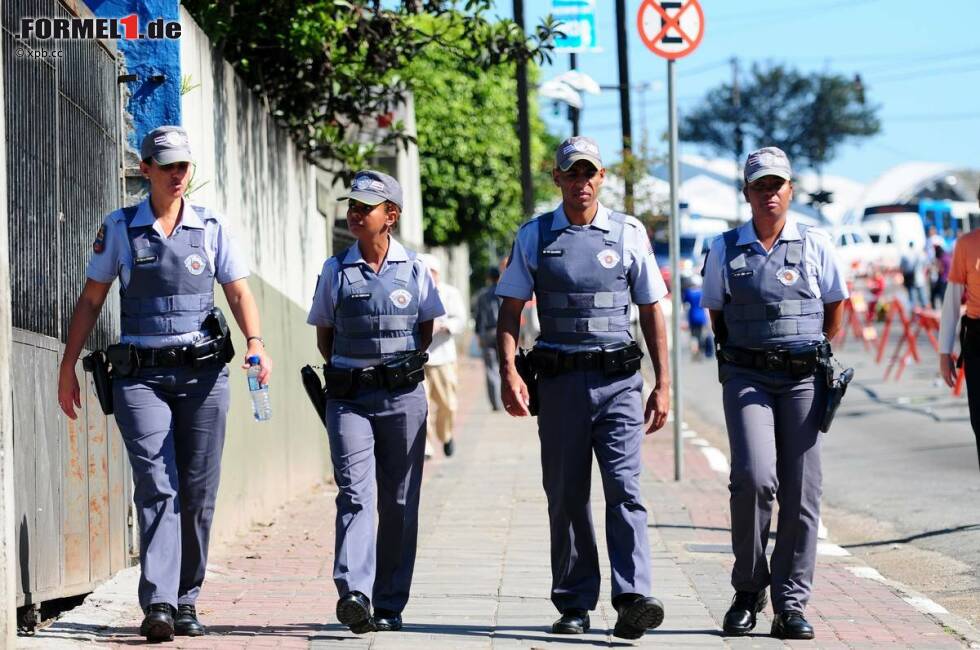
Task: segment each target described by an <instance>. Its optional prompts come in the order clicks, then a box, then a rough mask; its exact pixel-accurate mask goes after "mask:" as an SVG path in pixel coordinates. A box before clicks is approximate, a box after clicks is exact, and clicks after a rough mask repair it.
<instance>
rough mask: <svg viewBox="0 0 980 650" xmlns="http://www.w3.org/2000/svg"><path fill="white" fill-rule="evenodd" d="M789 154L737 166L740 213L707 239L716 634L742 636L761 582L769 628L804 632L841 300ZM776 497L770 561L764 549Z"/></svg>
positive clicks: (753, 157)
mask: <svg viewBox="0 0 980 650" xmlns="http://www.w3.org/2000/svg"><path fill="white" fill-rule="evenodd" d="M791 178H792V172H791V170H790V164H789V160H788V159H787V157H786V154H785V153H783V152H782V151H781V150H779V149H777V148H775V147H766V148H764V149H759V150H758V151H755V152H753V153H751V154H749V157H748V159H747V161H746V163H745V188H744V190H743V193H744V195H745V198H746V199H747V200H748V202H749V204H750V206H751V208H752V220H751V221H749V222H747V223H745V224H744V225H742V226H741V227H739V228H736V229H734V230H730V231H728V232H727V233H725V234H724V235H723V236H721V237H718V238H717V239H715V241H714V242H713V243H712V246H711V250H710V252H709V253H708V257H707V259H706V260H705V265H704V271H703V273H704V285H703V294H702V303H701V304H702V305H703V306H705V307H707V308H708V309H709V310H710V313H711V322H712V327H713V328H714V331H715V334H716V336H717V338H718V341H719V343H721V344H722V345H721V350H720V353H719V363H720V370H719V373H720V377H721V381H722V384H723V396H724V397H723V399H724V409H725V420H726V422H727V424H728V439H729V444H730V446H731V457H732V469H731V477H730V486H729V488H730V490H731V518H732V549H733V551H734V553H735V567H734V569H733V570H732V586H734V587H735V590H736V593H735V598H734V600H733V601H732V605H731V608H730V609H729V610H728V613H727V614H726V615H725V620H724V630H725V633H727V634H730V635H744V634H747V633H748V632H749V631H750V630H752V628H753V627H754V626H755V622H756V614H757V613H758V612H760V611H762V609H763V608H764V607H765V605H766V587H771V588H772V601H773V610H774V611H775V616H774V618H773V624H772V630H771V633H772V635H773V636H776V637H779V638H783V639H812V638H813V628H812V627H811V626H810V624H809V623H807V621H806V619H805V618H804V617H803V610H804V608H805V607H806V604H807V601H808V600H809V598H810V589H811V585H812V582H813V570H814V563H815V560H816V547H817V526H818V521H819V518H820V493H821V480H822V479H821V471H820V439H819V434H818V428H819V426H820V423H821V420H822V418H823V414H824V408H825V405H826V399H827V383H826V378H825V375H824V374H823V369H822V366H821V364H824V363H826V362H827V359H828V358H829V353H830V348H829V345H828V344H827V341H829V340H830V339H831V338H833V336H834V334H835V333H836V332H837V330H838V329H839V327H840V321H841V313H842V304H843V303H842V302H841V301H842V300H844V298H846V297H847V289H846V287H845V285H844V282H843V279H842V277H841V273H840V271H839V269H838V268H837V265H836V263H835V261H834V254H833V247H832V245H831V242H830V238H829V237H828V236H827V234H826V233H824V232H822V231H819V230H814V229H810V228H807V227H806V226H803V225H799V224H797V223H796V221H795V220H794V218H793V217H792V216H790V215H789V214H788V212H789V206H790V202H791V201H792V199H793V182H792V180H791ZM774 500H775V501H778V502H779V523H778V527H777V530H776V546H775V549H774V550H773V553H772V561H771V563H767V562H766V545H767V543H768V540H769V528H770V521H771V518H772V506H773V501H774Z"/></svg>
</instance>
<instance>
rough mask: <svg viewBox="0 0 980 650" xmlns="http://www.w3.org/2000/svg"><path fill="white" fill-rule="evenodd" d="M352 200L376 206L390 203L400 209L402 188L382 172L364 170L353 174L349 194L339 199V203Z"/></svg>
mask: <svg viewBox="0 0 980 650" xmlns="http://www.w3.org/2000/svg"><path fill="white" fill-rule="evenodd" d="M347 199H354V200H355V201H360V202H361V203H364V204H366V205H378V204H379V203H384V202H385V201H391V202H392V203H394V204H395V205H397V206H398V207H399V208H401V207H402V186H401V185H399V184H398V181H396V180H395V179H394V178H392V177H391V176H389V175H388V174H385V173H384V172H379V171H374V170H373V169H365V170H362V171H359V172H357V173H356V174H354V181H353V182H352V183H351V186H350V192H348V193H347V196H342V197H340V200H341V201H346V200H347Z"/></svg>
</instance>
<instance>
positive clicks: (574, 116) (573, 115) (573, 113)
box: [568, 52, 579, 135]
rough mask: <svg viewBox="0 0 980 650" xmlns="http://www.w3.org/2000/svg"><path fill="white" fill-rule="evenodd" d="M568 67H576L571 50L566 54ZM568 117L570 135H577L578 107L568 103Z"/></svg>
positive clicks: (573, 68)
mask: <svg viewBox="0 0 980 650" xmlns="http://www.w3.org/2000/svg"><path fill="white" fill-rule="evenodd" d="M568 68H569V70H577V69H578V61H577V57H576V56H575V52H571V53H570V54H569V55H568ZM568 119H569V121H570V122H571V123H572V135H578V134H579V109H577V108H575V107H574V106H571V105H569V107H568Z"/></svg>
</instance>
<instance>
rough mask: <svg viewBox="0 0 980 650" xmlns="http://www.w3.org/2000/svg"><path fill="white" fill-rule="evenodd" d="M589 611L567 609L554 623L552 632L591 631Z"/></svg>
mask: <svg viewBox="0 0 980 650" xmlns="http://www.w3.org/2000/svg"><path fill="white" fill-rule="evenodd" d="M589 625H590V623H589V613H588V612H587V611H585V610H584V609H566V610H565V611H564V612H562V613H561V618H559V619H558V620H557V621H555V622H554V623H552V625H551V633H552V634H583V633H585V632H588V631H589Z"/></svg>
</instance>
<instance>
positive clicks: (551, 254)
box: [541, 248, 565, 257]
mask: <svg viewBox="0 0 980 650" xmlns="http://www.w3.org/2000/svg"><path fill="white" fill-rule="evenodd" d="M564 252H565V251H563V250H562V249H560V248H556V249H552V250H548V249H545V250H543V251H541V254H542V255H544V256H545V257H561V256H562V254H563V253H564Z"/></svg>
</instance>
